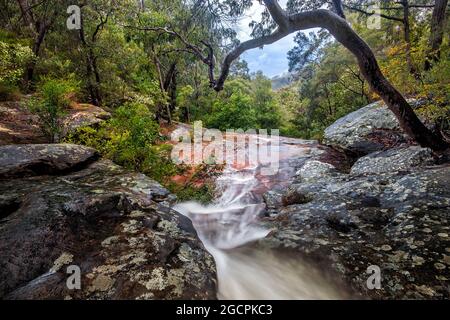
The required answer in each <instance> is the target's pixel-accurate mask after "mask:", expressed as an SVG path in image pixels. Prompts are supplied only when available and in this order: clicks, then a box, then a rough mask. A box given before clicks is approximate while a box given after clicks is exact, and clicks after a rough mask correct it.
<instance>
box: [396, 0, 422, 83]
mask: <svg viewBox="0 0 450 320" xmlns="http://www.w3.org/2000/svg"><path fill="white" fill-rule="evenodd" d="M400 4H401V5H402V6H403V26H404V28H405V31H404V36H405V42H406V62H407V64H408V68H409V72H410V73H411V74H412V75H413V76H414V78H416V79H417V80H420V75H419V73H418V72H417V69H416V67H415V66H414V62H413V60H412V57H411V24H410V23H409V14H410V7H409V2H408V0H401V2H400Z"/></svg>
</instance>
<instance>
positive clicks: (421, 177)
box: [258, 149, 450, 299]
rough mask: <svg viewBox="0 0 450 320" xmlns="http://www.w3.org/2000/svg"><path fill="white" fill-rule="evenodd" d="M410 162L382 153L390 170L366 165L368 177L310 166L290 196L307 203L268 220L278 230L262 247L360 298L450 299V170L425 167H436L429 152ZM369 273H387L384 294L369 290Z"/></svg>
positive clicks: (383, 277)
mask: <svg viewBox="0 0 450 320" xmlns="http://www.w3.org/2000/svg"><path fill="white" fill-rule="evenodd" d="M392 153H393V154H396V153H397V154H398V150H396V151H392ZM408 154H411V155H412V157H413V160H412V161H410V162H409V163H408V160H407V157H406V156H407V155H408ZM419 155H420V156H419ZM392 156H394V155H392ZM403 156H405V159H403V158H402V159H400V158H398V156H395V158H391V159H389V157H387V158H384V157H381V155H380V154H378V158H380V159H379V160H377V161H384V160H382V159H385V160H386V161H385V162H384V164H381V162H380V163H377V164H376V165H375V168H376V169H375V170H373V172H372V171H370V168H369V169H367V166H366V165H362V168H364V170H363V171H364V174H363V175H353V174H336V172H335V170H334V169H333V168H332V167H330V165H328V164H322V165H319V164H318V163H316V162H306V163H305V164H303V167H301V168H298V169H299V170H298V171H299V173H300V177H298V176H297V177H295V178H293V180H292V185H291V186H290V187H289V189H288V190H287V191H286V196H285V197H291V198H292V196H291V195H293V194H294V195H295V196H296V197H295V198H296V199H301V201H288V202H286V201H284V202H283V205H282V206H280V207H278V210H277V215H276V217H274V218H266V220H265V222H264V223H265V225H266V227H267V228H271V229H272V230H273V231H272V232H271V233H270V234H269V235H268V236H267V237H266V238H265V239H263V240H260V241H259V242H258V246H261V247H263V248H271V249H276V250H277V251H287V252H289V253H290V254H292V255H297V256H299V257H301V258H302V259H303V261H305V262H306V263H310V264H311V265H312V267H313V268H318V269H320V270H322V271H324V273H325V274H326V276H327V277H328V278H329V279H331V280H330V281H331V282H342V284H341V288H342V291H343V293H344V292H345V293H347V294H348V295H350V296H354V297H356V298H367V297H369V298H375V299H449V298H450V287H449V286H448V281H449V280H450V278H449V268H450V224H449V222H450V215H449V213H450V210H449V209H450V165H449V164H443V165H439V166H421V167H417V166H416V165H418V164H425V163H427V161H428V160H429V157H428V152H427V151H423V150H416V149H406V150H404V153H403ZM376 159H377V157H376ZM394 159H396V160H395V161H405V163H404V164H399V163H390V162H393V161H394ZM416 160H417V161H416ZM365 161H369V160H367V159H366V160H362V162H365ZM382 165H386V166H390V168H391V169H392V170H390V169H389V170H381V169H379V168H381V166H382ZM357 167H359V164H358V165H357ZM394 167H395V168H394ZM355 170H356V169H355ZM305 172H309V173H308V174H307V176H304V174H305ZM313 172H314V173H315V174H312V173H313ZM302 176H303V177H302ZM305 178H306V179H305ZM369 267H372V268H376V267H379V268H380V270H381V289H379V290H376V289H375V290H371V289H370V288H369V287H368V286H367V280H368V278H369V276H370V275H371V274H372V273H369V274H368V273H367V270H368V269H369ZM369 270H372V269H369Z"/></svg>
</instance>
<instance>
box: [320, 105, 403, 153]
mask: <svg viewBox="0 0 450 320" xmlns="http://www.w3.org/2000/svg"><path fill="white" fill-rule="evenodd" d="M374 134H375V135H378V137H376V139H372V138H371V137H370V136H371V135H374ZM374 138H375V137H374ZM384 140H388V141H392V140H395V142H403V141H405V139H404V137H403V134H402V133H401V132H400V126H399V123H398V120H397V119H396V118H395V116H394V114H393V113H392V112H391V111H390V110H389V109H388V108H387V107H386V105H385V104H384V103H383V102H375V103H373V104H370V105H368V106H365V107H363V108H361V109H359V110H357V111H355V112H352V113H350V114H348V115H346V116H345V117H343V118H340V119H339V120H337V121H336V122H335V123H334V124H332V125H331V126H330V127H328V128H327V129H326V130H325V135H324V143H325V144H328V145H331V146H334V147H337V148H339V149H343V150H348V151H350V152H353V153H356V154H362V155H365V154H369V153H371V152H374V151H378V150H382V149H384V148H385V147H386V144H385V143H383V141H384Z"/></svg>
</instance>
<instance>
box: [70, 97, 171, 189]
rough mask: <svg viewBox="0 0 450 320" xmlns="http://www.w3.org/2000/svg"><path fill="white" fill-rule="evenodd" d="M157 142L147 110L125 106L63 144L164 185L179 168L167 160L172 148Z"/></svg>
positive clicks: (139, 106)
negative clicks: (93, 152)
mask: <svg viewBox="0 0 450 320" xmlns="http://www.w3.org/2000/svg"><path fill="white" fill-rule="evenodd" d="M160 138H161V137H160V135H159V125H158V124H157V123H156V122H155V121H154V116H153V114H152V113H151V112H150V111H149V110H148V108H147V107H146V106H145V105H143V104H140V103H126V104H124V105H123V106H120V107H119V108H117V109H116V111H115V112H114V114H113V117H112V118H111V119H110V120H108V121H106V122H105V123H103V124H102V125H101V126H100V127H99V128H96V129H94V128H90V127H84V128H80V129H78V130H77V131H76V132H75V133H72V134H70V135H69V136H68V137H67V138H66V142H70V143H78V144H83V145H87V146H90V147H93V148H95V149H97V150H98V151H99V152H100V153H101V154H102V155H103V156H104V157H106V158H109V159H111V160H113V161H114V162H116V163H117V164H119V165H122V166H124V167H126V168H129V169H133V170H137V171H140V172H142V173H145V174H147V175H148V176H150V177H152V178H153V179H155V180H157V181H159V182H161V183H166V182H167V181H166V179H167V178H168V177H170V176H173V175H174V174H176V173H177V172H178V168H177V167H176V166H175V165H174V164H173V163H172V161H171V159H170V153H171V146H170V145H158V144H157V143H158V141H159V140H160Z"/></svg>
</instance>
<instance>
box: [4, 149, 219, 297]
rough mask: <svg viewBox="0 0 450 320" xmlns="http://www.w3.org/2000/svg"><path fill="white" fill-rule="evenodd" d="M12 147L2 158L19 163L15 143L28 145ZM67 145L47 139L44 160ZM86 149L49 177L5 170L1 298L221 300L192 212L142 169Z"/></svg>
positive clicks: (77, 150)
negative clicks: (74, 274)
mask: <svg viewBox="0 0 450 320" xmlns="http://www.w3.org/2000/svg"><path fill="white" fill-rule="evenodd" d="M23 147H25V150H29V149H30V148H31V149H36V148H37V147H35V146H23ZM23 147H22V148H23ZM8 148H9V149H8V150H9V151H8V152H7V153H4V152H2V153H1V156H2V161H3V162H4V163H9V162H11V163H14V162H15V161H17V159H16V160H14V161H13V160H11V159H9V160H8V156H12V155H14V153H13V152H12V149H13V148H16V151H17V153H19V154H22V153H21V152H22V151H21V149H18V148H19V146H15V147H8ZM61 148H62V149H63V150H65V151H67V147H66V146H65V145H64V146H61V145H53V146H52V147H48V146H47V147H44V149H40V154H43V155H46V157H43V158H42V157H40V158H39V159H41V161H44V162H45V161H47V160H48V159H49V158H51V159H53V156H55V157H56V158H57V159H58V157H59V150H61ZM70 150H71V152H72V153H69V154H83V155H91V156H92V154H93V151H92V152H91V150H89V149H86V148H83V147H79V146H71V147H70ZM64 154H65V156H67V155H68V154H67V153H66V152H65V153H64ZM85 158H86V157H78V158H77V159H76V160H75V158H71V159H72V160H73V162H72V164H73V166H72V169H71V170H70V172H68V171H64V174H58V175H52V176H50V175H42V174H38V173H36V172H34V174H33V176H29V177H26V178H23V177H22V178H14V177H11V176H14V175H11V172H16V173H17V172H18V171H17V168H15V167H11V166H9V167H8V168H9V169H8V170H9V171H7V170H6V171H5V170H4V171H3V172H4V173H5V172H6V173H5V174H4V177H3V178H2V180H1V182H0V212H1V216H0V298H3V299H215V298H216V274H215V265H214V261H213V258H212V257H211V256H210V254H209V253H207V252H206V250H205V249H204V247H203V244H202V243H201V242H200V240H199V239H198V237H197V234H196V232H195V230H194V229H193V227H192V223H191V221H190V220H188V219H187V218H185V217H183V216H181V215H180V214H178V213H177V212H175V211H173V210H172V209H171V208H170V207H171V203H172V202H173V201H174V196H172V195H171V194H170V193H169V192H168V191H167V190H166V189H164V188H162V187H161V186H160V185H159V184H157V183H156V182H154V181H153V180H151V179H149V178H148V177H146V176H144V175H142V174H138V173H133V172H129V171H127V170H124V169H123V168H121V167H119V166H117V165H114V164H113V163H111V162H110V161H107V160H97V161H94V162H88V163H85V161H84V159H85ZM8 161H9V162H8ZM53 164H54V165H55V167H56V168H58V165H59V162H55V163H52V165H53ZM8 172H9V173H8ZM6 176H10V177H9V178H7V179H5V177H6ZM69 266H77V267H79V268H80V271H81V289H80V290H77V289H75V290H70V289H69V288H68V286H67V280H68V279H69V277H70V276H71V274H68V273H67V270H68V267H69Z"/></svg>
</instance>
